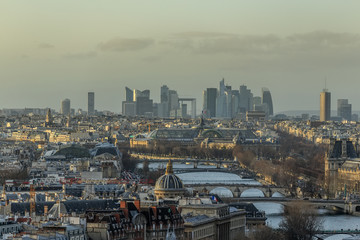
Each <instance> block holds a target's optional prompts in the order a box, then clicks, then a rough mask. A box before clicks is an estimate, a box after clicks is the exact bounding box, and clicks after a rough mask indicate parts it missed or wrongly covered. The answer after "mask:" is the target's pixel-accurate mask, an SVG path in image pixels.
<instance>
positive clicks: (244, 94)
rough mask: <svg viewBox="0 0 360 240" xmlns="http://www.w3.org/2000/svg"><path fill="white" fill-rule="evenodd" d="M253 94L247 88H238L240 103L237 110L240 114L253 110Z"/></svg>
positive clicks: (243, 86) (242, 86)
mask: <svg viewBox="0 0 360 240" xmlns="http://www.w3.org/2000/svg"><path fill="white" fill-rule="evenodd" d="M253 105H254V103H253V94H252V93H251V90H250V89H248V88H247V86H245V85H241V86H240V102H239V110H240V112H241V113H246V112H247V111H251V110H252V109H253Z"/></svg>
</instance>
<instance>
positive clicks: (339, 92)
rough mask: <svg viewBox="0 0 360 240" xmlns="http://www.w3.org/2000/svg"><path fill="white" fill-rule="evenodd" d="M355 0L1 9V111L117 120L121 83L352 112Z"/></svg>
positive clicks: (46, 4) (43, 4)
mask: <svg viewBox="0 0 360 240" xmlns="http://www.w3.org/2000/svg"><path fill="white" fill-rule="evenodd" d="M358 9H360V2H359V1H356V0H349V1H346V4H345V3H344V2H343V1H336V2H329V1H325V0H319V1H310V0H306V1H301V2H289V1H286V0H273V1H266V2H264V1H263V2H260V1H235V0H229V1H227V2H226V4H224V2H219V1H211V0H210V1H209V0H208V1H205V0H200V1H196V2H190V1H189V2H184V1H171V2H164V1H158V0H154V1H151V2H150V1H144V2H141V3H140V2H134V1H107V2H106V3H104V2H89V1H85V0H79V1H76V2H74V1H69V0H63V1H46V0H36V1H31V2H30V1H25V0H22V1H21V0H19V1H2V2H0V19H1V21H0V31H1V38H0V39H1V41H0V51H1V55H0V79H1V80H0V83H1V88H0V109H2V108H25V107H41V108H42V107H51V108H54V109H56V110H59V109H60V102H61V101H62V100H63V99H65V98H69V99H70V100H71V107H72V108H75V109H78V108H82V109H83V110H86V109H87V92H88V91H94V92H95V108H96V109H98V110H110V111H114V112H120V111H121V102H122V101H123V100H124V99H125V86H127V87H129V88H132V89H134V88H136V89H139V90H144V89H150V90H151V98H152V99H153V100H154V102H159V99H160V87H161V85H163V84H166V85H167V86H168V87H169V88H170V89H174V90H177V91H178V94H179V96H180V97H196V98H197V109H198V110H199V109H201V106H202V91H203V90H204V89H206V88H209V87H216V88H218V86H219V81H220V80H221V79H222V78H225V83H226V84H227V85H231V86H232V87H233V89H239V87H240V85H242V84H245V85H247V86H248V88H250V89H251V90H252V92H253V93H254V96H259V95H260V94H261V88H262V87H268V88H269V89H270V91H271V94H272V98H273V103H274V112H275V113H277V112H283V111H290V110H303V109H308V110H318V109H319V102H320V92H321V91H322V89H323V88H324V84H325V78H326V79H327V88H328V89H329V91H330V92H331V98H332V109H333V110H335V109H336V101H337V99H340V98H347V99H349V103H351V104H352V106H353V109H354V111H355V110H356V109H360V106H358V105H357V102H359V101H360V96H359V94H358V89H359V87H360V81H357V79H358V77H359V75H360V69H359V67H358V66H359V62H360V57H359V56H360V31H359V30H358V28H357V26H356V25H357V24H356V23H357V22H359V21H360V15H359V14H358Z"/></svg>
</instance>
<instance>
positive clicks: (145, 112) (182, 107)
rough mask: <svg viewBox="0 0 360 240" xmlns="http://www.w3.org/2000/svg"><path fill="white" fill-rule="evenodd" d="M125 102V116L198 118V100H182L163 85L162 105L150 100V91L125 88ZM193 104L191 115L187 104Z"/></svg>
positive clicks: (161, 89)
mask: <svg viewBox="0 0 360 240" xmlns="http://www.w3.org/2000/svg"><path fill="white" fill-rule="evenodd" d="M125 93H126V96H125V101H123V102H122V114H123V115H125V116H147V117H152V116H153V117H161V118H168V117H171V118H186V117H193V118H195V117H196V99H195V98H180V97H179V95H178V93H177V91H175V90H171V89H169V87H168V86H166V85H163V86H161V88H160V103H154V102H153V100H152V99H150V90H144V91H140V90H137V89H134V90H131V89H130V88H128V87H125ZM184 102H190V103H191V114H190V115H189V114H188V113H187V112H188V107H187V104H185V103H184Z"/></svg>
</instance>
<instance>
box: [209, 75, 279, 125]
mask: <svg viewBox="0 0 360 240" xmlns="http://www.w3.org/2000/svg"><path fill="white" fill-rule="evenodd" d="M249 111H262V112H264V113H265V115H266V116H267V117H269V116H271V115H273V104H272V98H271V93H270V91H269V89H267V88H263V89H262V96H261V97H257V96H255V97H254V95H253V93H252V92H251V90H250V89H248V88H247V86H245V85H241V86H240V89H239V90H235V89H232V87H231V86H227V85H225V80H224V79H222V80H221V81H220V85H219V89H216V88H207V89H206V90H204V91H203V114H204V115H205V116H207V117H210V118H212V117H216V118H234V117H241V115H242V116H245V114H246V112H249Z"/></svg>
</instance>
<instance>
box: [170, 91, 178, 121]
mask: <svg viewBox="0 0 360 240" xmlns="http://www.w3.org/2000/svg"><path fill="white" fill-rule="evenodd" d="M179 108H180V106H179V95H178V94H177V92H176V91H175V90H169V111H170V115H171V112H173V111H177V110H178V109H179Z"/></svg>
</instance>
